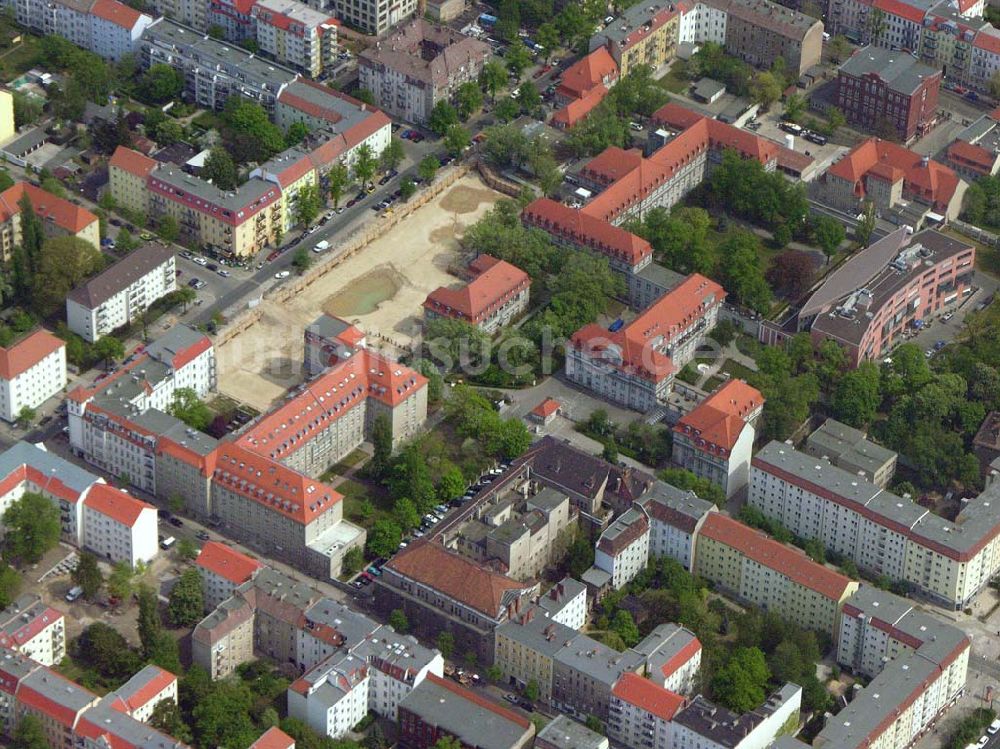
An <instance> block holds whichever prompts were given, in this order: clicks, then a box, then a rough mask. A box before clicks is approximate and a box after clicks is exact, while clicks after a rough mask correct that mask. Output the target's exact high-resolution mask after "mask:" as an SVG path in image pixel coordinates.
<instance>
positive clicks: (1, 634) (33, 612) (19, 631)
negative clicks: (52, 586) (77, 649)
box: [0, 593, 66, 666]
mask: <svg viewBox="0 0 1000 749" xmlns="http://www.w3.org/2000/svg"><path fill="white" fill-rule="evenodd" d="M0 648H3V650H4V651H13V652H15V653H17V654H19V655H20V656H23V657H24V658H30V659H31V660H32V661H35V662H36V663H40V664H41V665H43V666H54V665H56V664H57V663H59V662H61V661H62V659H63V658H65V657H66V617H65V616H63V613H62V612H61V611H56V610H55V609H54V608H51V607H50V606H48V605H46V604H45V603H44V602H43V601H42V598H41V596H39V595H37V594H35V593H25V594H23V595H21V596H18V598H17V600H15V601H14V602H13V603H11V604H10V605H9V606H8V607H7V608H5V609H4V610H3V611H2V612H0Z"/></svg>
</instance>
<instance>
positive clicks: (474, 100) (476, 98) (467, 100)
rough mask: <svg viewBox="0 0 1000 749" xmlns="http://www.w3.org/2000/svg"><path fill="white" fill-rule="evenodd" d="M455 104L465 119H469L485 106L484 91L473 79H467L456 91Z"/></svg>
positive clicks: (459, 113) (460, 115)
mask: <svg viewBox="0 0 1000 749" xmlns="http://www.w3.org/2000/svg"><path fill="white" fill-rule="evenodd" d="M455 104H456V106H457V108H458V115H459V117H461V118H462V120H463V121H465V120H467V119H469V118H470V117H471V116H472V115H474V114H475V113H476V112H478V111H479V110H480V109H481V108H482V106H483V92H482V91H481V90H480V88H479V86H478V85H477V84H476V83H474V82H473V81H466V82H465V83H463V84H462V85H461V86H459V87H458V89H457V90H456V91H455Z"/></svg>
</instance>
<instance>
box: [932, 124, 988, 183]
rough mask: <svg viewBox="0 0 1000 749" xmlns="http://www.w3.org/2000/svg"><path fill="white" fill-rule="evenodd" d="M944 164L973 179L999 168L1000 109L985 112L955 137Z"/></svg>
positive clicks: (964, 176) (970, 179) (966, 178)
mask: <svg viewBox="0 0 1000 749" xmlns="http://www.w3.org/2000/svg"><path fill="white" fill-rule="evenodd" d="M945 163H947V165H948V166H950V167H951V168H952V169H954V170H955V171H956V172H957V173H958V175H959V176H960V177H962V178H963V179H965V180H967V181H969V182H973V181H975V180H977V179H979V178H980V177H986V176H992V175H994V174H996V173H997V171H998V170H1000V112H998V111H994V112H990V113H988V114H984V115H983V116H982V117H980V118H979V119H977V120H975V121H974V122H973V123H972V124H971V125H969V126H968V127H966V128H965V129H964V130H962V131H961V132H959V133H958V135H956V136H955V140H953V141H952V142H951V144H950V145H949V146H948V150H947V151H946V155H945Z"/></svg>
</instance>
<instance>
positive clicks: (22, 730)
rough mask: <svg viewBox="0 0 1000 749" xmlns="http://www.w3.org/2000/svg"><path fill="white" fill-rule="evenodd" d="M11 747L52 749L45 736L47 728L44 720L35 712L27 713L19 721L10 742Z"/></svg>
mask: <svg viewBox="0 0 1000 749" xmlns="http://www.w3.org/2000/svg"><path fill="white" fill-rule="evenodd" d="M10 746H11V749H50V744H49V741H48V739H46V738H45V728H44V726H42V721H41V720H40V719H39V718H38V716H37V715H35V714H34V713H25V714H23V715H22V716H21V719H20V720H19V721H18V722H17V728H15V729H14V735H13V737H12V741H11V743H10Z"/></svg>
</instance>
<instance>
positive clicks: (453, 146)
mask: <svg viewBox="0 0 1000 749" xmlns="http://www.w3.org/2000/svg"><path fill="white" fill-rule="evenodd" d="M471 142H472V136H471V135H470V134H469V131H468V130H466V129H465V128H464V127H462V126H461V125H451V126H450V127H449V128H448V130H447V132H446V133H445V134H444V147H445V150H447V151H448V153H450V154H451V155H452V156H458V155H459V154H460V153H462V151H464V150H465V149H466V148H468V147H469V144H470V143H471Z"/></svg>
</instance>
